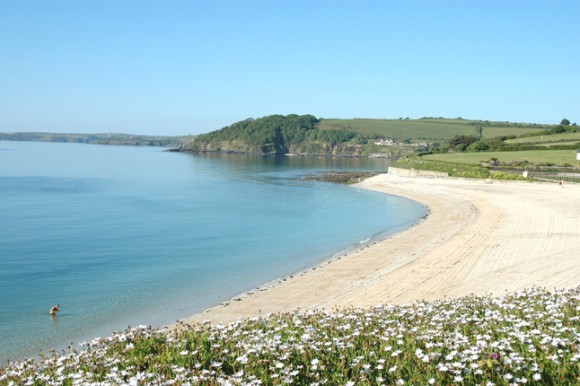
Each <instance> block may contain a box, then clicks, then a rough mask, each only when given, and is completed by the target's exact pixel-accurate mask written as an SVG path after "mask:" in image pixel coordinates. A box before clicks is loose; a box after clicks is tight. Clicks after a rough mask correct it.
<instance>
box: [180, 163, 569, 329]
mask: <svg viewBox="0 0 580 386" xmlns="http://www.w3.org/2000/svg"><path fill="white" fill-rule="evenodd" d="M357 186H359V187H362V188H365V189H370V190H375V191H379V192H383V193H386V194H392V195H397V196H402V197H405V198H409V199H412V200H414V201H417V202H419V203H421V204H423V205H425V206H426V207H427V215H426V216H425V217H424V218H423V219H422V220H421V221H419V222H418V223H416V224H415V225H413V226H411V227H410V228H408V229H406V230H403V231H401V232H397V233H395V234H392V235H389V236H387V237H386V238H384V239H382V240H379V241H377V242H375V243H371V244H370V245H366V246H363V247H361V248H356V249H355V250H354V251H351V252H348V253H346V254H345V253H338V254H337V255H334V256H332V257H329V258H328V259H325V260H323V261H322V262H320V263H319V264H317V265H315V266H313V267H311V268H309V269H306V270H305V271H301V272H298V273H296V274H292V275H288V276H287V277H283V278H279V279H276V280H273V281H271V282H269V283H265V284H264V285H261V286H259V287H257V288H255V289H253V290H250V291H247V292H244V293H242V294H239V295H237V296H234V297H233V298H232V299H230V300H229V301H225V302H222V303H221V304H220V305H217V306H215V307H212V308H209V309H206V310H205V311H203V312H201V313H198V314H195V315H192V316H190V317H187V318H183V319H181V320H180V321H179V322H180V323H185V324H197V323H208V322H210V323H230V322H235V321H238V320H241V319H246V318H254V317H264V316H267V315H268V314H272V313H279V312H293V311H297V310H300V311H308V310H331V309H333V308H345V307H355V306H362V307H371V306H374V305H377V304H384V303H393V304H404V303H409V302H413V301H419V300H425V301H433V300H437V299H443V298H445V297H460V296H467V295H470V294H478V295H482V294H494V295H498V294H501V293H504V292H505V291H510V292H511V291H515V290H518V289H522V288H525V287H531V286H545V287H553V286H556V287H572V286H576V285H578V284H580V256H579V254H578V253H577V252H576V251H577V250H578V249H580V222H579V221H577V219H578V218H580V203H577V202H576V201H577V198H578V197H580V186H579V185H573V184H570V185H567V186H566V187H564V188H560V187H559V186H557V184H545V183H528V182H523V183H522V182H502V181H493V183H489V182H486V181H483V180H464V179H453V178H422V177H401V176H394V175H390V174H382V175H379V176H376V177H372V178H369V179H367V180H365V181H363V182H361V183H359V184H357ZM173 326H175V325H173ZM169 327H172V326H169Z"/></svg>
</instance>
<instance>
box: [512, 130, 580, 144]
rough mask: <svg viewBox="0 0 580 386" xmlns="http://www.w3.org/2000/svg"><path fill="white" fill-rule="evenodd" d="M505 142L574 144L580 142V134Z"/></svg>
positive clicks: (517, 139)
mask: <svg viewBox="0 0 580 386" xmlns="http://www.w3.org/2000/svg"><path fill="white" fill-rule="evenodd" d="M505 142H506V143H508V144H514V143H520V144H521V143H526V144H530V143H532V144H548V143H567V142H573V143H574V142H580V132H578V133H560V134H551V135H539V136H533V137H522V138H514V139H508V140H507V141H505Z"/></svg>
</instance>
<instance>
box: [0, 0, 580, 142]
mask: <svg viewBox="0 0 580 386" xmlns="http://www.w3.org/2000/svg"><path fill="white" fill-rule="evenodd" d="M579 20H580V1H578V0H570V1H568V0H562V1H555V0H554V1H548V0H544V1H539V0H463V1H460V0H406V1H405V0H398V1H395V0H385V1H378V0H377V1H371V0H350V1H349V0H336V1H331V0H310V1H306V0H271V1H267V0H262V1H258V0H230V1H226V0H222V1H217V0H216V1H211V0H205V1H201V0H199V1H193V0H192V1H186V0H165V1H163V0H156V1H153V0H69V1H63V0H37V1H31V0H0V131H48V132H75V133H102V132H122V133H138V134H152V135H153V134H159V135H181V134H196V133H202V132H208V131H212V130H216V129H219V128H221V127H224V126H227V125H229V124H231V123H234V122H236V121H238V120H242V119H246V118H249V117H253V118H258V117H262V116H265V115H270V114H290V113H296V114H313V115H315V116H317V117H323V118H354V117H357V118H399V117H410V118H420V117H423V116H442V117H450V118H455V117H459V116H461V117H464V118H470V119H484V120H486V119H487V120H499V121H515V122H535V123H559V122H560V120H561V119H562V118H568V119H569V120H570V121H571V122H578V123H580V49H579V47H580V23H579Z"/></svg>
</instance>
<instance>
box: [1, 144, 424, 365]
mask: <svg viewBox="0 0 580 386" xmlns="http://www.w3.org/2000/svg"><path fill="white" fill-rule="evenodd" d="M384 168H385V164H384V160H370V159H362V160H351V159H326V158H304V157H282V158H273V157H247V156H200V155H191V154H182V153H171V152H163V151H162V150H161V149H159V148H139V147H113V146H96V145H83V144H58V143H34V142H2V141H0V309H2V310H3V312H2V313H1V314H0V342H2V344H1V345H0V363H4V362H5V361H6V360H8V359H21V358H22V357H24V356H32V355H35V354H37V353H38V352H39V351H41V350H42V351H46V350H48V349H50V348H56V349H61V348H63V347H65V346H66V345H68V344H69V343H71V342H75V343H77V342H80V341H83V340H90V339H93V338H94V337H97V336H105V335H109V334H110V333H111V332H112V331H113V330H121V329H123V328H125V327H126V326H129V325H132V326H135V325H138V324H151V325H154V326H161V325H165V324H168V323H173V322H175V321H176V320H178V319H180V318H183V317H186V316H188V315H192V314H194V313H197V312H200V311H202V310H203V309H205V308H208V307H211V306H213V305H216V304H218V303H220V302H222V301H224V300H227V299H229V298H231V297H232V296H234V295H236V294H239V293H241V292H244V291H247V290H249V289H252V288H255V287H256V286H259V285H261V284H263V283H266V282H269V281H271V280H274V279H276V278H279V277H281V276H285V275H288V274H291V273H294V272H296V271H298V270H302V269H305V268H307V267H309V266H312V265H314V264H316V263H317V262H319V261H321V260H323V259H324V258H327V257H330V256H332V255H333V254H336V253H339V252H341V251H344V250H347V249H349V248H353V247H355V246H357V245H360V243H361V241H363V240H368V239H369V238H371V239H372V238H377V237H384V236H385V235H387V234H388V233H392V232H394V231H397V230H401V229H404V228H407V227H409V226H411V225H412V224H413V223H415V222H417V221H418V220H419V218H420V217H421V216H423V215H424V214H425V208H424V207H423V206H421V205H419V204H417V203H415V202H412V201H409V200H405V199H401V198H397V197H392V196H388V195H383V194H379V193H375V192H370V191H366V190H363V189H359V188H355V187H348V186H341V185H334V184H328V183H319V182H307V181H304V180H302V179H301V178H300V177H301V176H304V175H306V174H312V173H315V172H317V171H324V170H342V169H364V170H384ZM57 303H59V304H60V306H61V312H60V314H59V316H58V317H57V318H53V319H51V318H50V317H49V315H48V311H49V309H50V307H51V306H52V305H54V304H57Z"/></svg>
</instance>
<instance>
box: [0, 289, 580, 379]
mask: <svg viewBox="0 0 580 386" xmlns="http://www.w3.org/2000/svg"><path fill="white" fill-rule="evenodd" d="M579 325H580V287H577V288H572V289H567V290H556V291H551V292H550V291H547V290H545V289H540V288H532V289H528V290H525V291H521V292H517V293H514V294H509V295H505V296H501V297H491V296H483V297H475V296H469V297H464V298H459V299H449V300H444V301H438V302H434V303H427V302H416V303H413V304H409V305H403V306H392V305H384V306H377V307H374V308H372V309H347V310H342V311H338V310H337V311H335V312H332V313H326V312H312V313H300V312H296V313H292V314H280V315H278V314H277V315H272V316H269V317H266V318H256V319H252V320H247V321H242V322H238V323H234V324H230V325H227V326H222V325H218V326H210V325H205V326H195V327H188V326H182V328H181V330H178V331H170V332H167V331H165V332H164V331H159V330H152V329H150V328H147V327H145V326H141V327H138V328H135V329H127V330H126V331H124V332H122V333H117V334H114V335H113V336H111V337H109V338H104V339H101V338H98V339H95V340H93V341H91V342H89V343H83V344H82V350H81V351H78V350H77V349H69V351H68V352H65V353H62V354H61V355H57V353H55V352H52V353H50V354H49V355H48V356H45V357H43V358H42V359H40V360H25V361H22V362H16V363H11V364H9V365H8V366H6V367H5V368H3V369H0V384H2V385H8V384H30V385H35V384H37V385H42V384H46V385H61V384H64V385H81V384H83V385H84V384H99V385H121V384H128V385H149V384H176V385H199V384H203V385H283V384H296V385H323V384H328V385H349V386H353V385H383V384H384V385H450V384H455V385H490V386H491V385H521V384H530V385H577V384H580V362H579V360H580V334H579V331H578V326H579Z"/></svg>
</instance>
